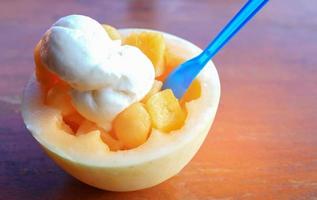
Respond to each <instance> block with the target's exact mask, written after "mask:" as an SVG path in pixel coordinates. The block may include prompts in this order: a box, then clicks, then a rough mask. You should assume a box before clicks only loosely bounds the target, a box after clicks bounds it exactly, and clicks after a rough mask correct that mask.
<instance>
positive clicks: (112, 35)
mask: <svg viewBox="0 0 317 200" xmlns="http://www.w3.org/2000/svg"><path fill="white" fill-rule="evenodd" d="M102 27H103V28H104V29H105V31H106V32H107V33H108V35H109V37H110V38H111V39H112V40H121V36H120V33H119V32H118V31H117V29H116V28H114V27H113V26H110V25H108V24H103V25H102Z"/></svg>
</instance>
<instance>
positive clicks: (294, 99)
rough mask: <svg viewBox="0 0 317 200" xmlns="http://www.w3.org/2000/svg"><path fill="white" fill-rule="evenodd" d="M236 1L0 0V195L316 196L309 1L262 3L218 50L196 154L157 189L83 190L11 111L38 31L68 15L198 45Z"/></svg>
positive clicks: (314, 18) (315, 23)
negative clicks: (209, 117) (217, 99)
mask: <svg viewBox="0 0 317 200" xmlns="http://www.w3.org/2000/svg"><path fill="white" fill-rule="evenodd" d="M244 2H245V1H242V0H239V1H238V0H228V1H223V0H205V1H197V0H186V1H184V0H174V1H168V0H162V1H158V0H156V1H155V0H153V1H146V0H144V1H137V0H131V1H104V2H101V1H97V0H94V1H88V0H78V1H74V0H71V1H61V0H56V1H36V0H25V1H9V0H6V1H4V2H1V6H0V32H1V34H0V35H1V37H0V66H1V68H0V199H1V200H2V199H4V200H5V199H10V200H12V199H24V200H26V199H40V200H42V199H316V198H317V131H316V130H317V106H316V102H317V55H316V53H317V33H316V32H317V29H316V27H317V12H316V7H317V2H316V1H313V0H301V1H298V0H279V1H271V2H270V3H269V5H267V6H266V8H265V9H264V10H263V12H262V13H260V14H259V15H258V16H257V17H256V19H255V20H254V21H252V22H251V23H250V24H249V25H248V26H247V28H246V29H244V30H243V31H242V32H241V33H239V35H238V37H236V38H235V39H234V40H233V41H232V42H231V43H230V45H228V46H227V47H226V48H225V49H223V50H222V52H221V53H220V54H219V55H217V57H216V58H215V59H214V62H215V63H216V65H217V68H218V71H219V75H220V79H221V83H222V96H221V103H220V107H219V111H218V113H217V117H216V120H215V122H214V125H213V127H212V130H211V131H210V134H209V136H208V138H207V139H206V141H205V143H204V144H203V146H202V148H201V149H200V151H199V153H198V154H197V155H196V157H195V158H194V159H193V160H192V161H191V162H190V164H189V165H188V166H187V167H186V168H185V169H184V170H183V171H182V172H181V173H179V174H178V175H177V176H175V177H174V178H172V179H170V180H168V181H166V182H165V183H163V184H160V185H158V186H156V187H153V188H150V189H146V190H142V191H137V192H131V193H113V192H106V191H101V190H98V189H95V188H92V187H90V186H87V185H85V184H83V183H81V182H79V181H77V180H75V179H74V178H72V177H71V176H69V175H68V174H66V173H65V172H64V171H62V170H61V169H60V168H58V167H57V166H56V165H55V164H54V163H53V162H52V161H51V160H50V159H49V158H48V157H46V155H45V154H44V153H43V151H42V150H41V149H40V147H39V145H38V144H37V143H36V141H35V140H34V139H33V138H32V136H31V135H30V134H29V133H28V131H27V130H26V128H25V127H24V125H23V121H22V119H21V116H20V113H19V104H20V95H21V92H22V88H23V86H24V85H25V83H26V81H27V80H28V78H29V77H30V74H31V73H32V70H33V59H32V50H33V47H34V45H35V44H36V42H37V41H38V40H39V38H40V37H41V35H42V34H43V32H45V30H46V29H47V28H49V26H50V25H51V24H52V23H53V22H54V21H55V20H57V19H58V18H59V17H61V16H63V15H67V14H71V13H80V14H85V15H88V16H91V17H93V18H95V19H97V20H98V21H100V22H106V23H109V24H113V25H115V26H117V27H119V28H121V27H145V28H153V29H158V30H162V31H166V32H170V33H173V34H176V35H179V36H181V37H184V38H186V39H188V40H190V41H193V42H194V43H196V44H198V45H199V46H201V47H205V46H206V45H207V43H208V42H209V41H210V39H211V38H212V37H213V36H215V34H216V33H217V32H218V31H219V29H220V28H221V26H222V25H224V24H225V23H226V22H227V20H228V19H229V18H230V17H231V16H232V15H233V14H234V13H235V12H236V11H237V10H238V9H239V8H240V7H241V6H242V5H243V3H244Z"/></svg>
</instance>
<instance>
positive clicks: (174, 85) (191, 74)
mask: <svg viewBox="0 0 317 200" xmlns="http://www.w3.org/2000/svg"><path fill="white" fill-rule="evenodd" d="M268 1H269V0H249V1H248V2H247V3H246V4H245V5H244V7H243V8H242V9H241V10H240V11H239V12H238V13H237V14H236V15H235V16H234V17H233V18H232V20H231V21H230V22H229V23H228V24H227V25H226V26H225V27H224V29H223V30H222V31H221V32H220V33H219V34H218V35H217V36H216V38H215V39H214V40H213V41H212V42H211V43H210V44H209V45H208V47H207V48H206V49H205V50H204V51H203V52H202V53H201V54H199V55H198V56H196V57H194V58H192V59H190V60H188V61H186V62H184V63H182V64H181V65H179V66H178V67H177V68H176V69H175V70H174V71H172V72H171V73H170V75H169V76H168V77H167V79H166V80H165V81H164V84H163V89H171V90H172V91H173V92H174V95H175V96H176V97H177V98H178V99H180V98H181V97H182V96H183V95H184V93H185V92H186V91H187V89H188V87H189V86H190V84H191V83H192V81H193V80H194V79H195V77H196V76H197V75H198V74H199V72H200V71H201V70H202V69H203V68H204V66H205V65H206V64H207V63H208V61H209V60H210V59H211V58H213V56H214V55H215V54H216V53H217V52H218V51H219V50H220V49H221V48H222V47H223V46H224V45H225V44H226V43H227V42H228V41H229V40H230V39H231V38H232V37H233V36H234V35H235V34H236V33H237V32H238V31H239V30H240V29H241V28H242V27H243V26H244V25H245V24H246V23H247V22H248V21H249V20H250V19H252V17H254V15H255V14H256V13H257V12H258V11H259V10H260V9H261V8H262V7H263V6H264V5H265V4H266V3H267V2H268Z"/></svg>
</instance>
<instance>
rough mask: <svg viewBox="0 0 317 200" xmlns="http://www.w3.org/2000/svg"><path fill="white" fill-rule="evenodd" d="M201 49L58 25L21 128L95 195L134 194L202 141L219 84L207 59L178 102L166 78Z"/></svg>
mask: <svg viewBox="0 0 317 200" xmlns="http://www.w3.org/2000/svg"><path fill="white" fill-rule="evenodd" d="M200 52H201V49H200V48H198V47H197V46H195V45H194V44H192V43H190V42H188V41H186V40H184V39H182V38H179V37H177V36H173V35H171V34H168V33H164V32H160V31H155V30H149V29H137V28H130V29H119V30H117V29H115V28H113V27H112V26H109V25H101V24H99V23H98V22H97V21H95V20H93V19H91V18H89V17H86V16H82V15H69V16H66V17H63V18H61V19H59V20H58V21H57V22H56V23H54V24H53V25H52V27H51V28H50V29H49V30H48V31H46V33H45V34H44V35H43V37H42V38H41V40H40V41H39V42H38V44H37V45H36V47H35V50H34V60H35V73H34V75H33V76H32V77H31V79H30V81H29V82H28V84H27V86H26V88H25V90H24V95H23V103H22V116H23V119H24V122H25V124H26V127H27V128H28V130H29V131H30V132H31V134H32V135H33V137H34V138H35V139H36V140H37V141H38V142H39V143H40V145H41V146H42V147H43V149H44V150H45V151H46V152H47V154H48V155H49V156H50V157H51V158H52V159H53V160H54V161H55V162H56V163H57V164H58V165H59V166H60V167H62V168H63V169H64V170H65V171H67V172H68V173H69V174H71V175H72V176H74V177H75V178H77V179H79V180H81V181H82V182H85V183H87V184H89V185H92V186H95V187H97V188H101V189H105V190H111V191H133V190H139V189H144V188H148V187H151V186H154V185H157V184H159V183H161V182H163V181H165V180H167V179H168V178H170V177H172V176H174V175H176V174H177V173H178V172H179V171H180V170H181V169H182V168H183V167H184V166H185V165H186V164H187V163H188V162H189V161H190V160H191V159H192V157H193V156H194V155H195V153H196V152H197V151H198V149H199V147H200V146H201V144H202V143H203V141H204V139H205V138H206V136H207V134H208V132H209V129H210V126H211V124H212V122H213V119H214V116H215V114H216V111H217V107H218V103H219V97H220V83H219V78H218V74H217V71H216V68H215V67H214V65H213V63H212V61H209V63H208V64H207V66H206V67H205V68H204V69H203V70H202V71H201V73H200V74H199V75H198V77H197V78H196V79H195V80H194V81H193V83H192V85H191V86H190V87H189V89H188V91H187V92H186V94H185V95H184V96H183V97H182V98H181V99H177V98H176V97H175V96H174V94H173V92H172V91H171V90H170V89H165V90H162V89H161V86H162V82H163V81H164V80H165V78H166V76H167V75H168V74H169V73H170V72H171V71H172V70H173V68H175V67H177V66H178V65H179V64H180V63H182V62H184V61H186V60H188V59H190V58H192V57H194V56H196V55H197V54H199V53H200Z"/></svg>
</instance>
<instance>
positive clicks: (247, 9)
mask: <svg viewBox="0 0 317 200" xmlns="http://www.w3.org/2000/svg"><path fill="white" fill-rule="evenodd" d="M268 1H269V0H249V1H248V2H247V3H246V4H245V5H244V6H243V8H242V9H241V10H240V11H239V12H238V13H237V14H236V15H235V16H234V17H233V18H232V20H231V21H230V22H229V23H228V24H227V25H226V26H225V27H224V28H223V29H222V31H221V32H220V33H219V34H218V35H217V36H216V38H215V39H214V40H213V41H212V42H211V43H210V44H209V45H208V47H207V48H206V49H205V50H204V51H203V52H202V53H201V54H200V55H199V61H200V63H201V64H202V65H201V68H203V67H204V65H205V64H206V63H207V62H208V61H209V60H210V59H211V58H212V57H213V56H214V55H215V54H216V53H217V52H218V51H219V50H220V49H221V48H222V47H223V46H224V45H225V44H226V43H227V42H228V41H229V40H230V39H231V38H232V37H233V36H234V35H235V34H236V33H237V32H238V31H239V30H240V29H241V28H242V27H243V26H244V25H245V24H246V23H247V22H248V21H249V20H250V19H251V18H252V17H253V16H254V15H255V14H256V13H257V12H258V11H259V10H260V9H261V8H262V7H263V6H264V5H265V4H266V3H267V2H268Z"/></svg>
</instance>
